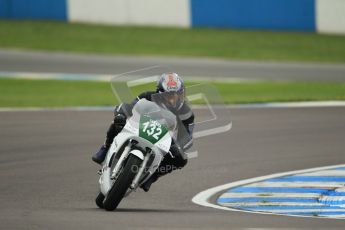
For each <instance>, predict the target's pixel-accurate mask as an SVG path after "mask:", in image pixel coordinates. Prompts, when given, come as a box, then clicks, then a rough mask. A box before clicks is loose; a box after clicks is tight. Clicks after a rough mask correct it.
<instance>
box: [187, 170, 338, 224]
mask: <svg viewBox="0 0 345 230" xmlns="http://www.w3.org/2000/svg"><path fill="white" fill-rule="evenodd" d="M340 167H345V164H342V165H332V166H326V167H318V168H311V169H304V170H296V171H290V172H284V173H276V174H272V175H267V176H261V177H256V178H251V179H247V180H241V181H236V182H232V183H228V184H223V185H220V186H217V187H213V188H209V189H207V190H205V191H202V192H200V193H198V194H196V195H195V196H194V197H193V198H192V202H193V203H195V204H198V205H201V206H205V207H210V208H215V209H221V210H227V211H237V212H238V211H240V212H248V213H259V214H266V215H282V214H276V213H266V212H257V211H247V210H238V209H234V208H229V207H224V206H220V205H217V204H213V203H211V201H210V199H211V197H213V196H214V195H216V194H217V193H220V192H222V191H225V190H228V189H230V188H234V187H238V186H243V185H246V184H250V183H255V182H259V181H263V180H268V179H273V178H276V177H283V176H289V175H294V174H302V173H311V172H314V171H321V170H330V169H334V168H340ZM290 216H296V217H302V216H298V215H290ZM303 217H305V216H303ZM340 217H343V216H339V218H340ZM313 218H320V217H313ZM326 218H329V217H326ZM332 218H337V217H336V216H333V217H332Z"/></svg>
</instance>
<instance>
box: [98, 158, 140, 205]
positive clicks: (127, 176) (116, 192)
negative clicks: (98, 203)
mask: <svg viewBox="0 0 345 230" xmlns="http://www.w3.org/2000/svg"><path fill="white" fill-rule="evenodd" d="M141 162H142V160H141V159H140V158H138V157H137V156H134V155H132V154H131V155H129V157H128V160H127V162H126V164H125V166H124V167H123V170H122V172H121V174H120V175H119V176H118V178H117V180H116V181H115V183H114V184H113V186H112V188H111V189H110V190H109V192H108V195H107V196H106V198H105V200H104V201H103V207H104V209H105V210H107V211H113V210H114V209H116V207H117V206H118V205H119V203H120V202H121V200H122V198H123V197H124V196H125V194H126V191H127V189H128V188H129V186H130V185H131V183H132V181H133V179H134V177H135V175H136V173H137V172H136V171H135V170H133V169H138V168H139V167H140V165H141Z"/></svg>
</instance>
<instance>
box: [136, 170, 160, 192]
mask: <svg viewBox="0 0 345 230" xmlns="http://www.w3.org/2000/svg"><path fill="white" fill-rule="evenodd" d="M158 178H159V175H158V173H154V174H152V176H151V177H150V178H149V179H148V180H147V181H146V182H145V183H144V184H142V185H141V186H140V188H142V189H143V190H144V191H145V192H148V191H149V190H150V187H151V185H152V184H153V183H154V182H156V181H157V180H158Z"/></svg>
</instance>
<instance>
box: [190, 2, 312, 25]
mask: <svg viewBox="0 0 345 230" xmlns="http://www.w3.org/2000/svg"><path fill="white" fill-rule="evenodd" d="M191 17H192V26H200V27H204V26H207V27H232V28H250V29H253V28H254V29H273V30H306V31H315V29H316V19H315V17H316V15H315V0H191Z"/></svg>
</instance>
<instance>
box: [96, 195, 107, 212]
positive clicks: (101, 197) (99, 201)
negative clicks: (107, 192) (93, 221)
mask: <svg viewBox="0 0 345 230" xmlns="http://www.w3.org/2000/svg"><path fill="white" fill-rule="evenodd" d="M104 198H105V196H104V195H103V194H102V193H101V192H100V193H99V194H98V196H97V197H96V200H95V201H96V205H97V206H98V207H99V208H102V209H103V208H104V206H103V201H104Z"/></svg>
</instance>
